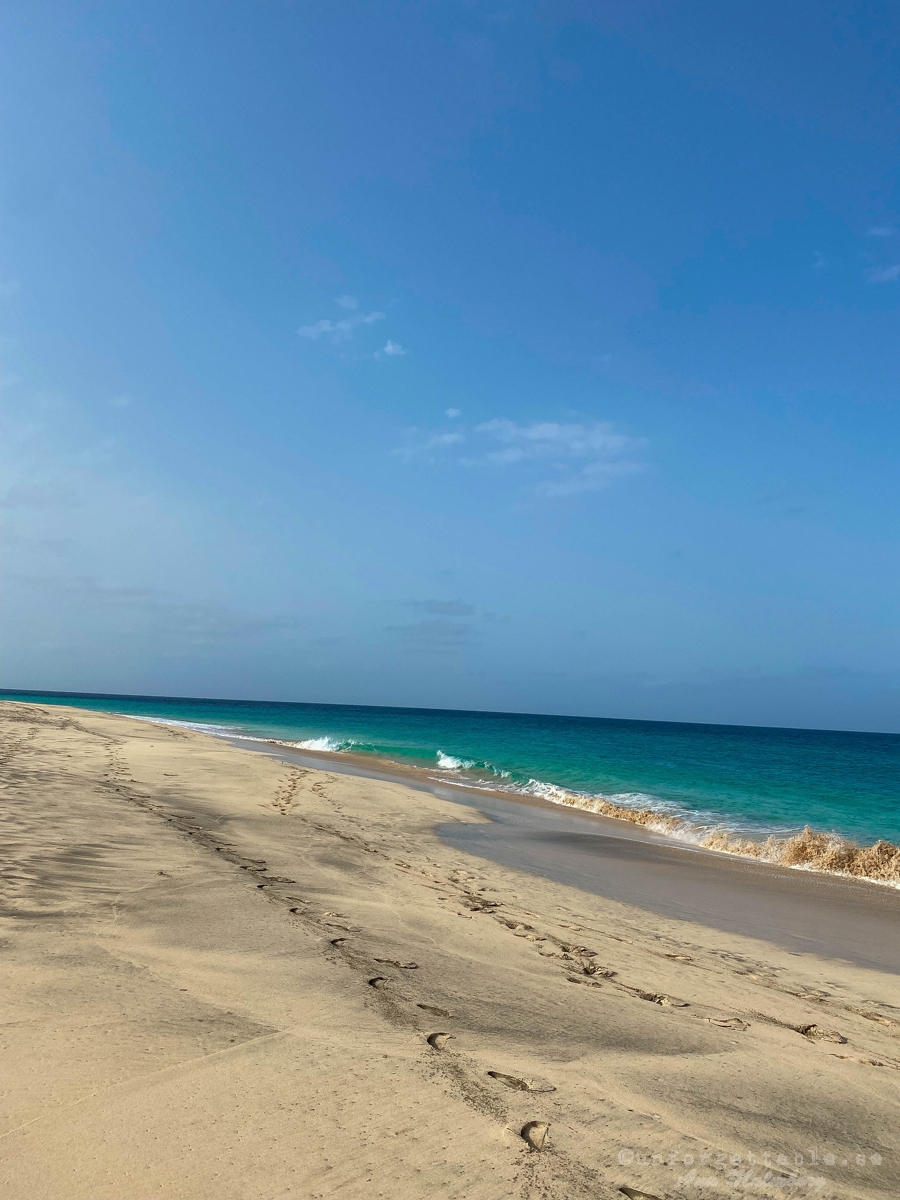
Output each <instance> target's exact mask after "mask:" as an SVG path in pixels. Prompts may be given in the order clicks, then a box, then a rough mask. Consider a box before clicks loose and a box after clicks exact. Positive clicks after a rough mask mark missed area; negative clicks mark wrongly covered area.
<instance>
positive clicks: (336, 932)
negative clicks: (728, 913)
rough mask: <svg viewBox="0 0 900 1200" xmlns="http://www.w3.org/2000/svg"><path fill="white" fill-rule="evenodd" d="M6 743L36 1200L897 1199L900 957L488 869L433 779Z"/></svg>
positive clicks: (6, 1143)
mask: <svg viewBox="0 0 900 1200" xmlns="http://www.w3.org/2000/svg"><path fill="white" fill-rule="evenodd" d="M0 734H2V753H0V787H2V791H0V795H2V798H3V800H2V820H3V842H4V855H3V863H2V875H3V909H2V914H3V953H4V963H5V971H4V981H5V983H4V996H5V1004H4V1009H5V1012H4V1025H3V1038H4V1048H3V1055H2V1057H3V1065H4V1088H3V1101H2V1131H0V1132H2V1137H0V1145H2V1154H3V1168H2V1187H3V1195H4V1196H6V1197H9V1198H10V1200H19V1198H23V1200H24V1198H25V1197H27V1198H28V1200H44V1198H46V1200H82V1198H84V1200H107V1198H108V1200H132V1198H134V1200H144V1198H145V1197H151V1196H162V1197H166V1198H167V1200H168V1198H174V1197H187V1198H191V1200H193V1198H207V1197H208V1198H209V1200H256V1198H266V1200H270V1198H272V1200H274V1198H276V1197H298V1198H306V1197H309V1198H312V1197H332V1196H334V1197H338V1196H340V1197H350V1198H353V1200H355V1198H356V1197H379V1196H383V1197H387V1198H390V1200H401V1198H405V1197H416V1198H418V1197H423V1198H424V1197H435V1196H439V1197H459V1198H461V1200H462V1198H466V1200H479V1198H481V1197H484V1198H485V1200H495V1198H501V1197H515V1198H518V1197H521V1198H523V1200H525V1198H529V1200H531V1198H534V1200H536V1198H537V1197H553V1198H556V1197H558V1198H559V1200H563V1198H575V1197H585V1198H586V1197H592V1198H601V1200H602V1198H604V1197H606V1198H608V1200H612V1198H613V1197H619V1196H621V1195H623V1194H625V1195H630V1196H640V1195H641V1194H642V1193H643V1194H646V1195H649V1196H657V1197H666V1198H668V1197H676V1196H681V1197H696V1198H697V1200H704V1197H712V1196H722V1195H729V1196H743V1195H748V1196H764V1197H784V1196H790V1195H795V1194H799V1195H815V1196H820V1197H834V1198H837V1197H841V1198H842V1200H843V1198H846V1197H857V1196H858V1197H888V1196H891V1197H893V1196H895V1195H896V1193H897V1186H896V1184H897V1179H898V1177H900V1147H898V1141H900V1138H898V1132H897V1131H898V1122H897V1101H898V1098H900V1097H898V1085H900V994H898V987H897V978H896V976H891V975H888V974H883V973H879V972H876V971H867V970H864V969H862V968H859V967H853V966H851V965H849V964H847V963H843V962H837V961H831V960H828V959H824V958H817V957H815V956H813V955H804V956H798V955H796V954H790V953H788V952H787V951H786V950H783V949H780V948H778V947H776V946H773V945H769V944H767V943H766V942H763V941H759V940H752V939H749V938H742V937H740V936H737V935H730V934H725V933H722V932H716V931H713V930H709V929H706V928H704V927H703V926H700V925H696V924H692V923H690V922H686V921H675V920H671V919H665V918H662V917H659V918H654V917H653V916H652V915H648V913H646V912H643V911H639V910H637V909H634V908H629V907H628V906H626V905H624V904H620V903H616V902H614V901H611V900H607V899H604V898H602V897H600V896H595V895H590V894H587V893H585V892H582V891H579V890H576V889H574V888H571V887H567V886H564V885H562V884H558V883H553V882H550V881H548V880H544V879H541V878H538V877H536V876H533V875H530V874H526V873H524V872H520V871H516V870H512V869H509V868H505V867H501V866H497V865H494V864H492V863H489V862H486V861H485V860H483V859H481V858H476V857H474V856H471V855H468V854H466V853H464V852H462V851H459V850H457V849H455V848H450V847H448V846H447V845H446V844H445V843H444V842H442V841H441V840H440V839H439V838H438V837H437V836H436V835H435V834H434V832H433V828H434V826H435V825H436V824H437V823H439V822H453V821H459V822H472V821H478V820H480V819H481V818H480V817H479V816H478V814H477V813H476V812H475V811H473V810H469V809H464V808H461V807H460V806H458V805H454V804H451V803H447V802H445V801H442V800H440V799H438V798H437V797H435V796H432V795H428V794H426V793H422V792H415V791H413V790H411V789H410V788H407V787H404V786H402V785H401V784H397V783H391V782H384V781H380V780H369V779H363V778H355V777H352V776H347V775H338V774H336V773H333V772H329V771H327V770H324V769H323V770H314V769H310V768H306V767H299V766H295V765H291V764H286V763H283V762H279V761H277V760H275V759H272V758H267V757H265V756H264V755H260V754H254V753H252V752H250V751H245V750H241V749H236V748H234V747H232V746H229V745H226V744H225V743H223V742H221V741H217V740H215V739H213V738H210V737H207V736H205V735H202V734H199V733H194V732H191V731H189V730H183V729H177V728H173V727H166V726H161V725H151V724H146V723H141V722H138V721H132V720H129V719H127V718H124V717H114V716H100V715H96V714H92V713H85V712H81V711H77V710H73V709H63V708H59V709H56V708H54V709H49V708H42V707H41V706H38V705H22V704H12V703H4V704H2V705H0Z"/></svg>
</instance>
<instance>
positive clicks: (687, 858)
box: [234, 739, 900, 974]
mask: <svg viewBox="0 0 900 1200" xmlns="http://www.w3.org/2000/svg"><path fill="white" fill-rule="evenodd" d="M234 742H235V744H244V745H247V746H248V747H249V748H251V749H258V748H259V743H252V742H243V743H242V742H241V739H234ZM264 752H266V753H269V754H273V755H275V756H276V757H279V758H282V759H283V760H284V761H286V762H291V761H294V762H298V763H302V764H304V765H310V766H316V767H320V768H323V767H324V768H328V769H330V770H333V771H337V772H346V773H349V774H353V775H357V776H359V777H367V776H368V777H370V778H374V779H384V780H390V781H396V782H401V783H404V784H406V785H407V786H414V787H417V788H419V789H421V790H424V791H428V792H430V793H431V794H433V795H435V796H438V797H440V798H441V799H443V800H449V801H451V802H452V803H456V804H464V805H467V806H468V807H472V808H475V809H477V810H478V811H479V812H480V813H482V814H483V815H484V816H486V817H488V818H489V819H490V824H487V825H484V824H478V825H459V824H448V825H444V826H439V827H438V829H437V832H438V833H439V834H440V836H441V837H442V838H444V839H445V840H446V841H447V842H448V843H449V844H450V845H452V846H454V847H456V848H457V849H459V850H464V851H466V852H468V853H469V854H477V855H479V856H480V857H483V858H487V859H490V860H491V861H493V862H497V863H502V864H504V865H505V866H508V867H514V868H517V869H519V870H524V871H529V872H532V873H534V874H536V875H541V876H544V877H545V878H547V879H553V880H555V881H556V882H557V883H562V884H567V885H568V886H571V887H576V888H581V889H583V890H585V891H588V892H593V893H595V894H596V895H598V896H605V897H607V898H608V899H610V900H618V901H621V902H622V903H625V904H629V905H633V906H634V907H636V908H642V909H646V910H648V911H650V912H653V913H657V914H659V915H660V916H664V917H671V918H674V919H676V920H687V921H696V922H698V923H699V924H702V925H706V926H709V927H710V928H712V929H719V930H723V931H725V932H728V933H739V934H744V935H746V936H748V937H752V938H761V939H763V940H767V941H771V942H773V943H775V944H776V945H779V946H783V947H785V948H786V949H788V950H790V951H793V952H797V953H800V952H803V953H812V954H818V955H821V956H822V957H825V958H837V959H845V960H847V961H848V962H852V963H856V964H858V965H859V966H863V967H871V968H873V969H875V970H881V971H891V972H895V973H898V974H900V889H897V888H893V887H886V886H884V885H882V884H876V883H866V882H863V881H859V880H855V879H847V878H842V877H840V876H828V875H825V874H823V873H817V872H812V871H803V870H792V869H789V868H787V867H778V866H773V865H771V864H768V863H760V862H755V861H753V860H751V859H742V858H738V857H736V856H734V855H729V854H722V853H717V852H716V851H713V850H706V849H703V848H702V847H698V846H691V845H685V844H683V843H681V844H679V843H678V841H677V840H676V839H674V838H669V837H666V836H664V835H662V834H657V833H654V832H653V831H651V830H648V829H646V828H645V827H643V826H640V825H632V824H631V823H629V822H627V821H619V820H615V819H613V818H609V817H603V816H598V815H596V814H593V813H582V812H579V811H577V810H570V811H566V810H565V809H563V808H561V806H559V805H554V804H552V803H550V802H549V801H542V800H540V799H536V798H535V799H531V798H526V797H522V798H518V797H510V796H509V795H506V794H504V793H502V792H490V791H488V790H486V789H474V788H465V787H457V786H455V785H447V784H443V783H440V782H436V781H434V780H433V779H429V778H428V774H427V772H425V771H416V770H413V769H406V770H403V769H402V768H399V767H398V768H395V769H394V770H393V771H392V770H391V769H390V768H388V767H382V768H379V767H376V766H374V765H373V764H371V763H367V762H366V761H365V759H362V758H361V757H360V756H358V755H337V754H328V753H324V752H323V753H315V752H299V751H297V752H295V751H293V750H289V749H287V748H282V747H265V748H264Z"/></svg>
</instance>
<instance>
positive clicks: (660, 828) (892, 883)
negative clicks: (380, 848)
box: [10, 693, 900, 890]
mask: <svg viewBox="0 0 900 1200" xmlns="http://www.w3.org/2000/svg"><path fill="white" fill-rule="evenodd" d="M54 697H56V698H51V697H49V696H48V699H47V702H48V703H50V704H53V705H57V704H60V700H62V699H63V698H64V697H63V694H62V693H59V694H54ZM10 698H11V699H15V696H14V695H12V694H10ZM72 698H73V700H76V701H77V699H78V697H77V696H76V694H74V693H73V694H72ZM81 698H82V699H93V700H94V701H100V700H102V699H104V697H100V696H97V697H87V696H85V697H81ZM105 699H108V700H109V701H116V700H117V699H119V700H121V701H144V700H146V701H147V702H153V700H154V698H153V697H129V696H123V697H118V698H117V697H115V696H109V697H106V698H105ZM157 700H158V703H159V704H173V705H177V704H188V705H197V706H202V705H204V704H205V705H207V706H212V707H213V708H215V707H216V706H224V705H229V706H232V707H236V708H241V707H242V703H243V702H236V701H234V702H232V701H229V702H225V701H213V700H210V701H201V700H183V701H180V700H178V698H169V699H166V698H165V697H162V698H157ZM18 702H19V703H41V699H40V694H39V693H30V694H28V696H27V699H26V698H24V697H20V698H19V699H18ZM73 706H74V707H76V708H81V704H79V703H75V704H74V705H73ZM244 706H245V707H249V708H251V709H252V708H253V707H254V703H252V702H247V704H246V705H244ZM257 707H258V705H257ZM262 707H265V708H274V709H276V710H280V709H281V708H287V709H293V708H297V707H300V708H302V707H304V706H302V705H300V706H297V705H278V704H275V705H262ZM307 707H309V706H307ZM311 707H313V708H316V707H318V708H321V707H323V706H311ZM324 707H326V708H327V707H329V706H324ZM332 707H337V708H338V709H342V708H343V707H346V706H332ZM352 709H353V706H350V709H349V710H348V711H351V710H352ZM84 711H99V712H103V711H107V712H108V711H118V712H119V714H120V715H122V716H128V717H129V718H131V719H135V720H146V721H150V722H151V723H170V724H173V725H175V726H179V727H183V728H188V729H195V730H197V731H198V732H206V733H210V734H212V735H213V736H219V737H229V736H237V737H241V738H243V739H246V740H247V741H248V742H251V743H252V742H258V743H262V744H275V745H282V746H285V747H287V748H289V749H291V750H295V749H296V750H301V751H303V752H307V753H310V754H316V755H317V754H319V753H324V754H325V755H326V756H327V757H326V759H324V760H323V761H328V759H332V758H333V757H335V758H337V760H338V761H341V760H343V761H345V762H356V763H358V764H360V765H363V764H365V766H366V768H367V769H371V764H372V762H373V761H374V763H375V765H376V767H377V766H380V765H381V764H382V763H383V764H384V765H386V767H387V769H388V770H389V771H390V772H392V773H393V775H394V776H395V777H397V776H400V775H402V777H403V778H404V779H407V780H408V779H415V778H422V777H423V776H424V777H425V778H427V779H429V780H435V779H439V780H440V781H441V782H442V783H446V784H447V786H448V787H460V788H463V789H466V790H467V791H471V790H474V791H476V792H487V793H489V794H491V795H496V794H501V795H508V796H511V797H513V798H516V799H518V800H520V801H523V800H524V799H525V798H526V797H527V798H538V799H546V800H547V801H549V802H550V803H551V804H553V805H554V806H557V807H560V808H563V809H566V810H568V811H572V810H577V811H579V812H582V813H585V814H593V815H600V816H605V817H609V818H611V819H614V820H621V821H627V822H628V823H629V824H631V825H634V826H641V827H643V828H645V829H647V830H649V831H652V832H654V833H658V834H662V835H663V836H664V837H666V838H667V839H671V840H672V841H675V842H678V843H679V844H683V845H685V844H686V845H690V846H695V847H699V848H702V849H705V850H712V851H715V852H717V853H720V854H725V855H728V856H730V857H737V858H742V859H745V860H753V861H756V862H759V863H769V864H771V865H775V866H780V867H790V868H796V869H799V870H803V871H813V872H817V873H822V874H825V875H827V876H829V877H835V876H837V877H847V878H850V879H862V880H865V881H867V882H870V883H876V884H879V885H881V886H886V887H889V888H894V889H897V890H900V844H898V843H900V832H898V829H897V826H896V820H894V821H893V823H892V820H891V815H890V812H891V803H892V802H893V804H894V807H896V803H897V796H896V787H895V784H896V772H895V773H894V775H893V776H890V777H889V776H885V775H884V773H883V767H884V764H882V776H881V777H880V782H879V783H878V785H877V787H879V788H881V792H877V788H876V793H877V796H878V797H879V798H877V799H876V800H873V802H874V803H876V807H877V806H878V805H880V806H881V808H879V809H878V811H881V809H884V812H883V814H882V815H883V816H884V817H885V818H886V820H885V821H882V822H873V821H871V820H870V821H869V822H868V826H869V828H868V832H867V833H864V832H859V830H858V829H857V832H855V833H854V831H853V828H852V827H853V825H854V823H855V824H856V825H857V826H859V825H860V822H859V821H856V822H854V821H853V820H852V819H851V820H850V822H849V825H848V826H847V828H846V829H845V830H844V832H840V831H839V830H840V828H841V826H840V821H839V820H836V821H835V822H834V823H830V822H829V821H827V820H821V819H819V820H818V821H817V819H816V817H815V816H813V815H811V814H808V815H807V817H806V823H805V824H801V822H802V821H803V812H802V809H803V807H804V806H802V805H801V811H800V812H795V813H794V814H792V816H793V817H795V819H793V820H791V819H789V818H788V817H787V815H786V814H785V815H784V816H783V818H782V821H781V822H777V821H775V820H774V819H773V818H772V814H771V813H770V814H769V819H768V820H767V821H761V820H760V819H759V818H758V817H755V816H753V815H752V812H753V804H752V803H750V805H749V807H747V804H746V803H745V805H744V808H743V809H741V807H740V805H738V810H739V811H732V812H730V813H729V812H716V811H713V810H711V809H707V808H704V807H703V806H702V804H701V805H700V806H699V807H697V806H696V803H697V802H696V801H694V802H692V803H693V804H694V806H693V807H692V806H691V803H685V802H684V801H683V800H682V801H679V800H677V799H673V798H672V797H671V796H668V798H666V797H667V793H666V791H665V786H664V782H663V781H662V780H657V781H656V783H657V785H658V786H659V787H661V791H660V792H659V794H655V793H654V786H653V785H652V784H651V785H649V790H642V789H647V784H646V783H638V784H629V783H627V782H626V780H624V779H620V780H618V781H617V783H618V789H621V788H629V787H631V788H632V789H633V788H635V787H636V788H637V789H638V790H637V791H635V790H626V791H622V790H617V789H614V790H611V791H607V792H600V791H590V790H579V789H578V788H576V787H573V786H571V785H562V784H558V783H552V782H549V779H550V778H552V777H553V772H552V769H551V771H550V774H549V776H547V778H544V776H543V775H541V774H540V772H539V769H537V768H534V767H532V768H531V770H532V771H538V773H537V775H534V774H532V775H529V776H528V779H527V782H524V780H525V775H522V776H521V778H520V779H519V781H518V782H517V783H513V782H512V781H511V780H510V781H509V782H500V781H499V779H498V776H499V777H505V778H506V779H509V772H508V771H506V770H500V768H498V767H492V766H491V763H490V762H481V763H480V764H479V763H478V762H476V761H468V758H467V753H468V752H467V751H466V750H465V749H462V750H460V749H456V750H454V751H453V753H451V754H445V753H444V752H443V751H442V750H441V749H439V748H438V749H435V748H434V747H435V746H438V747H439V746H440V745H441V744H442V742H441V738H440V736H439V737H438V741H437V742H436V743H434V742H432V743H431V748H430V749H428V750H426V749H425V745H424V744H423V746H421V747H420V749H419V752H418V753H419V758H417V759H415V760H411V761H404V759H403V758H400V759H397V758H393V757H391V754H390V752H389V751H388V750H387V749H385V748H383V747H382V748H381V749H379V748H377V747H376V746H375V745H371V746H367V745H366V744H365V740H363V741H361V742H359V741H355V740H352V738H353V737H354V736H355V735H352V734H351V735H349V736H350V737H351V740H342V739H343V738H344V735H343V734H342V735H332V734H331V733H323V734H322V735H321V736H318V735H315V736H311V737H307V736H306V735H303V736H304V740H296V739H295V738H293V737H285V736H284V735H283V734H278V735H277V736H270V735H267V734H266V733H265V731H264V730H260V731H259V732H255V731H254V732H251V731H250V730H246V729H244V728H243V727H242V725H241V723H240V721H237V720H233V719H232V718H226V724H222V723H221V718H217V717H216V716H214V715H213V714H212V713H211V712H203V713H200V712H198V713H196V714H194V715H193V717H190V716H188V715H187V714H183V715H176V714H172V713H165V712H160V711H156V712H153V711H151V712H134V711H128V709H127V708H125V709H123V708H118V709H116V710H110V709H108V708H97V707H95V706H94V705H91V706H90V707H88V708H86V709H84ZM373 711H376V710H373ZM390 711H393V710H390ZM398 711H399V710H398ZM403 711H405V710H403ZM429 711H430V710H429ZM410 712H411V713H413V715H416V714H418V713H419V710H410ZM450 715H454V714H450ZM455 715H463V716H464V715H466V714H455ZM474 715H481V716H491V714H474ZM496 715H498V716H503V715H504V714H496ZM533 719H536V720H540V721H544V720H546V721H552V720H554V719H555V718H550V717H547V718H542V717H534V718H533ZM229 720H230V721H231V724H228V723H227V722H228V721H229ZM276 724H277V722H276ZM625 724H629V723H628V722H625ZM716 728H718V727H716ZM722 728H724V729H728V728H730V727H722ZM737 732H741V731H740V730H737ZM750 732H752V730H751V731H750ZM769 732H773V733H777V732H778V731H777V730H775V731H769ZM782 732H784V733H786V734H790V733H792V732H793V733H802V732H803V731H791V730H787V731H782ZM807 732H811V733H820V734H822V735H823V736H825V735H827V734H828V733H829V731H824V730H823V731H807ZM433 734H434V731H432V736H433ZM841 736H845V737H850V738H854V737H865V738H869V737H875V738H878V737H881V736H882V735H856V734H846V735H841ZM883 736H884V737H889V735H883ZM895 740H897V739H896V738H895ZM807 750H808V748H807ZM435 753H436V755H437V763H434V762H433V761H432V757H433V755H434V754H435ZM723 753H724V751H723ZM454 755H458V757H454ZM423 756H424V757H423ZM526 758H527V753H526ZM722 761H723V762H724V761H725V760H724V759H723V760H722ZM507 766H508V767H509V770H510V771H511V770H513V768H512V767H511V766H509V763H507ZM700 769H701V773H702V767H701V768H700ZM526 774H527V772H526ZM545 774H546V772H545ZM563 774H565V771H563ZM889 778H890V779H892V780H893V781H894V782H893V784H890V783H889ZM845 783H846V785H847V789H848V790H849V792H850V793H851V794H852V793H853V790H854V789H853V783H852V781H850V780H845ZM847 789H845V790H847ZM885 789H887V791H885ZM750 800H752V796H751V795H750V794H749V793H748V795H747V796H745V801H750ZM885 803H886V804H887V808H884V805H885ZM714 807H715V805H714ZM813 808H815V804H813ZM832 815H834V814H832ZM819 817H820V818H821V817H822V814H821V813H820V814H819ZM862 825H863V826H865V825H866V822H863V823H862ZM878 825H881V826H882V828H886V829H887V830H888V833H889V837H888V838H886V837H885V836H884V833H883V832H881V831H879V830H878V829H877V826H878ZM890 837H892V838H894V840H893V841H891V840H889V838H890ZM873 839H874V840H873Z"/></svg>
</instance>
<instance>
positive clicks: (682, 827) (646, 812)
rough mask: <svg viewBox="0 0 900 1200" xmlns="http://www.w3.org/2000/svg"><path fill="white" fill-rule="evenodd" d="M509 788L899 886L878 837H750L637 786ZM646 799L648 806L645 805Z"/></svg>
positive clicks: (899, 864) (804, 833) (786, 863)
mask: <svg viewBox="0 0 900 1200" xmlns="http://www.w3.org/2000/svg"><path fill="white" fill-rule="evenodd" d="M502 790H513V789H502ZM514 790H516V791H518V792H520V793H524V794H526V795H532V796H539V797H541V798H542V799H545V800H549V801H550V802H551V803H553V804H559V805H562V806H563V807H565V808H574V809H579V810H581V811H582V812H592V813H597V814H598V815H599V816H603V817H615V818H616V819H617V820H620V821H630V822H631V823H632V824H634V825H643V826H644V827H645V828H647V829H651V830H653V831H654V832H656V833H663V834H667V835H668V836H670V837H675V838H677V839H678V840H679V841H685V842H689V843H691V844H693V845H695V846H702V847H703V848H704V849H706V850H717V851H719V852H720V853H723V854H734V855H738V856H740V857H741V858H753V859H756V860H757V861H758V862H766V863H773V864H775V865H777V866H781V867H798V868H802V869H804V870H807V871H823V872H827V873H828V874H830V875H846V876H851V877H854V878H857V879H866V880H869V881H870V882H873V883H885V884H890V885H891V886H893V887H900V846H897V845H895V844H894V843H893V842H888V841H885V840H884V839H881V840H879V841H877V842H875V843H874V845H871V846H860V845H858V844H857V843H856V842H854V841H851V840H850V839H849V838H844V837H841V836H840V835H839V834H836V833H821V832H817V831H816V830H814V829H811V828H810V827H809V826H808V825H806V826H804V828H803V829H801V830H800V832H799V833H793V834H788V836H778V835H777V834H775V833H771V834H769V836H768V837H759V838H753V837H748V836H746V833H745V832H743V831H738V830H734V829H726V828H723V827H722V825H721V819H719V820H707V819H704V815H703V814H688V813H686V812H684V811H678V806H676V805H670V804H666V802H665V801H662V800H660V799H658V798H657V797H652V796H646V795H644V794H643V793H640V792H632V793H623V794H621V795H617V796H610V797H607V796H591V795H585V794H582V793H579V792H572V791H569V790H567V789H566V788H561V787H558V786H556V785H555V784H552V783H542V782H541V781H540V780H537V779H532V780H529V782H528V783H527V784H526V785H525V786H524V787H521V788H516V789H514ZM647 801H649V802H650V804H651V805H652V807H650V806H648V805H647V803H646V802H647Z"/></svg>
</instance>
